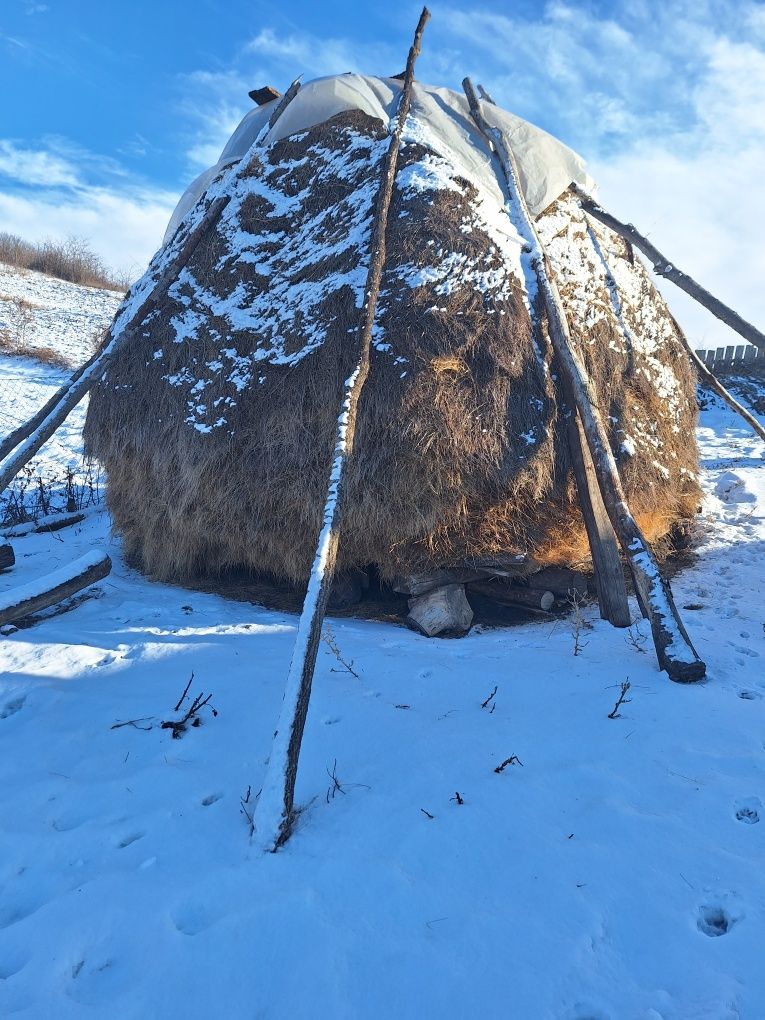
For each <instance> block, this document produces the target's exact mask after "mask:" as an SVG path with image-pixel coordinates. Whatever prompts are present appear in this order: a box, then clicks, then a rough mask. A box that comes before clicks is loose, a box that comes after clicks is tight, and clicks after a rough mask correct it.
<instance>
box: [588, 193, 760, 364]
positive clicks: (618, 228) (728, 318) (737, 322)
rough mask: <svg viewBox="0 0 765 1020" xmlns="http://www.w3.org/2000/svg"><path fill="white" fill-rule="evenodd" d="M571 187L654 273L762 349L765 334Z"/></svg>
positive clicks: (631, 228) (626, 225) (630, 228)
mask: <svg viewBox="0 0 765 1020" xmlns="http://www.w3.org/2000/svg"><path fill="white" fill-rule="evenodd" d="M571 187H572V188H573V190H574V191H575V192H576V193H577V195H579V197H580V199H581V205H582V208H583V209H584V211H585V212H586V213H588V214H589V215H590V216H592V217H593V218H594V219H596V220H599V221H600V222H601V223H603V224H605V226H607V227H609V228H610V229H611V230H613V231H614V233H616V234H619V235H620V236H621V237H623V238H624V239H625V240H626V241H629V243H630V244H634V245H635V247H636V248H639V249H640V250H641V251H642V252H643V254H644V255H645V256H646V257H647V258H648V260H649V261H650V263H651V265H652V266H653V271H654V273H656V275H657V276H661V277H663V278H664V279H665V280H669V281H671V282H672V283H674V284H675V285H676V286H677V287H679V288H680V290H683V291H685V293H686V294H689V295H690V296H691V297H692V298H694V299H695V300H696V301H698V302H699V304H701V305H703V306H704V307H705V308H706V309H707V311H710V312H711V313H712V315H714V316H715V317H716V318H718V319H719V320H720V321H721V322H724V323H725V325H726V326H730V328H731V329H732V330H735V332H736V333H738V334H739V335H740V336H742V337H743V338H744V339H745V340H748V341H749V343H750V344H752V345H753V346H754V347H759V349H760V350H761V351H765V334H763V333H761V332H760V331H759V329H757V328H756V327H755V326H753V325H752V324H751V323H750V322H747V321H746V319H742V318H741V316H740V315H739V314H738V312H734V311H733V309H732V308H729V307H728V306H727V305H725V304H723V302H722V301H719V300H718V299H717V298H716V297H714V296H713V295H712V294H710V293H709V291H708V290H705V289H704V288H703V287H702V286H700V285H699V284H698V283H696V281H695V280H694V279H692V277H690V276H688V274H687V273H684V272H682V271H681V270H680V269H678V268H677V267H676V266H675V265H674V264H673V263H672V262H670V261H669V259H668V258H666V257H665V256H664V255H662V253H661V252H660V251H659V249H658V248H657V247H655V245H653V244H651V242H650V241H649V240H648V238H647V237H644V236H643V234H641V233H640V232H639V231H638V230H637V228H636V227H635V226H634V225H633V224H632V223H622V221H621V220H618V219H617V218H616V217H615V216H612V215H611V213H609V212H606V210H605V209H603V208H602V207H601V206H599V205H598V203H597V202H595V201H594V199H593V198H592V197H591V196H590V195H588V194H587V192H586V191H583V190H582V188H580V187H579V186H578V185H576V184H572V186H571Z"/></svg>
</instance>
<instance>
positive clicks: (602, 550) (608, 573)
mask: <svg viewBox="0 0 765 1020" xmlns="http://www.w3.org/2000/svg"><path fill="white" fill-rule="evenodd" d="M564 413H565V414H566V415H567V418H566V436H567V438H568V449H569V453H570V455H571V467H572V469H573V472H574V480H575V482H576V491H577V495H578V496H579V505H580V507H581V510H582V517H583V518H584V526H585V529H586V531H587V539H588V541H589V544H590V555H591V556H592V566H593V570H594V572H595V584H596V586H597V591H598V607H599V609H600V615H601V618H602V619H604V620H608V622H609V623H611V624H612V625H613V626H614V627H629V626H630V624H631V623H632V616H631V614H630V606H629V601H628V599H627V586H626V584H625V583H624V570H623V569H622V561H621V557H620V556H619V546H618V544H617V541H616V535H615V533H614V529H613V527H612V526H611V521H610V519H609V517H608V512H607V511H606V507H605V504H604V503H603V497H602V496H601V494H600V486H599V485H598V479H597V475H596V473H595V467H594V465H593V463H592V457H591V456H590V451H589V448H588V446H587V439H586V437H585V434H584V430H583V428H582V420H581V418H580V416H579V414H578V413H577V411H576V406H575V403H574V400H573V398H572V397H569V399H568V400H567V401H565V404H564Z"/></svg>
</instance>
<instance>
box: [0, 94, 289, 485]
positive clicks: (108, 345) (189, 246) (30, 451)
mask: <svg viewBox="0 0 765 1020" xmlns="http://www.w3.org/2000/svg"><path fill="white" fill-rule="evenodd" d="M299 88H300V83H299V81H297V80H296V81H293V83H292V84H291V85H290V87H289V89H287V91H286V92H285V94H284V95H283V96H282V98H281V100H280V101H279V103H278V105H277V107H276V109H275V110H274V112H273V114H272V115H271V118H270V119H269V122H268V127H269V128H271V127H273V126H274V124H275V123H276V121H277V120H278V118H279V117H280V116H281V114H282V113H283V112H284V110H285V108H286V107H287V105H288V104H289V103H290V102H291V101H292V99H293V98H294V96H295V95H296V93H297V91H298V89H299ZM253 148H255V146H254V147H253ZM254 158H255V154H254V153H253V151H252V149H250V151H249V152H248V153H247V155H246V156H245V157H244V158H243V159H242V161H241V163H240V166H241V171H240V172H241V173H246V172H247V169H248V168H249V166H250V164H251V162H252V160H253V159H254ZM230 201H231V195H230V194H227V195H219V196H218V197H217V198H214V199H213V200H212V202H211V203H210V205H209V206H208V207H207V209H206V210H205V213H204V215H203V216H202V218H201V220H200V221H199V223H198V224H197V225H196V226H195V227H193V228H192V229H191V230H190V231H189V234H188V236H187V237H186V239H185V241H184V242H183V244H182V245H181V248H180V250H179V252H178V253H177V255H175V257H174V258H172V259H171V260H170V262H169V264H168V265H167V266H166V267H165V269H164V270H163V271H162V272H161V273H160V276H159V279H158V280H157V282H156V283H155V284H154V286H153V287H152V288H151V290H150V291H149V293H148V295H147V296H146V297H145V298H144V300H143V301H142V302H141V304H140V305H139V306H138V309H137V311H135V312H134V313H132V314H131V315H130V319H129V320H128V322H127V323H126V324H124V325H120V326H119V328H117V324H118V323H119V322H120V320H121V313H122V312H123V311H124V310H125V309H126V308H128V307H129V305H130V302H131V298H132V291H128V293H127V294H126V295H125V300H124V301H123V303H122V305H121V306H120V308H119V309H118V311H117V314H116V316H115V317H114V319H113V321H112V324H111V326H110V327H109V329H108V330H107V332H106V337H105V339H104V343H103V346H102V348H101V350H100V351H99V352H98V354H97V355H96V356H95V357H93V358H91V359H90V361H88V362H86V363H85V365H83V366H82V367H81V368H79V369H78V370H77V371H76V372H75V373H74V375H73V376H72V378H71V379H70V380H69V382H68V383H67V384H66V385H65V386H63V387H62V388H61V389H60V390H59V391H58V393H56V394H55V395H54V397H52V398H51V400H49V401H48V403H47V404H46V405H45V407H44V408H42V409H41V410H40V411H38V412H37V414H35V415H33V416H32V418H30V419H29V421H27V422H25V423H24V425H22V426H20V427H19V428H18V429H16V431H15V432H13V433H12V434H11V435H10V436H8V437H7V439H6V440H4V442H3V444H2V446H1V447H0V456H1V457H2V458H3V459H2V461H1V462H0V492H2V491H3V489H5V488H6V486H7V485H8V484H9V483H10V482H11V481H13V479H14V478H15V477H16V475H17V474H18V473H19V471H20V470H21V469H22V468H23V467H24V465H25V464H27V463H28V462H29V461H30V460H31V459H32V457H34V455H35V454H36V453H37V451H38V450H39V449H40V447H41V446H43V444H44V443H46V442H47V441H48V439H50V437H51V436H52V435H53V434H54V432H55V431H56V430H57V429H58V427H59V426H60V425H61V423H62V422H64V421H65V420H66V419H67V418H68V417H69V415H70V414H71V412H72V411H73V410H74V408H75V407H76V406H77V405H78V404H79V402H80V401H81V400H82V398H83V397H84V396H85V394H86V393H87V392H88V391H89V390H90V389H91V388H92V387H93V385H94V384H95V383H97V382H98V380H99V379H101V378H102V377H103V375H104V372H105V371H106V369H107V368H108V365H109V362H110V361H111V359H112V357H113V356H114V354H115V352H116V351H117V349H118V348H119V347H120V346H121V345H122V344H123V343H124V341H125V339H126V338H127V337H129V336H130V334H131V332H132V331H133V330H134V329H135V327H136V326H137V325H139V324H140V323H142V322H143V321H144V319H145V318H146V316H147V315H148V314H149V312H151V311H153V309H154V308H155V307H156V306H157V302H158V301H159V300H160V299H161V298H162V296H163V295H164V294H165V292H166V291H167V288H168V287H169V286H170V285H171V284H172V283H173V282H174V281H175V280H176V279H177V277H178V274H179V273H180V271H181V270H182V269H183V267H184V266H185V265H186V263H187V262H188V261H189V259H190V258H191V256H192V255H193V254H194V252H195V251H196V249H197V248H198V247H199V245H200V244H201V242H202V241H203V240H204V239H205V238H206V237H208V236H209V234H210V233H211V231H212V230H213V229H214V228H215V226H216V225H217V223H218V221H219V220H220V218H221V216H222V215H223V211H224V209H225V208H226V206H227V205H228V203H229V202H230ZM178 229H179V230H180V229H181V228H180V227H179V228H178ZM176 236H177V235H176ZM170 243H171V244H172V242H170ZM11 441H13V446H10V443H11Z"/></svg>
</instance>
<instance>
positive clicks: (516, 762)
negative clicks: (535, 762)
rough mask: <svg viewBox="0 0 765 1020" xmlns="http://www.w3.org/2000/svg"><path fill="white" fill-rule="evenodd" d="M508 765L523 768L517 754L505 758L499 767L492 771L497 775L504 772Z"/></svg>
mask: <svg viewBox="0 0 765 1020" xmlns="http://www.w3.org/2000/svg"><path fill="white" fill-rule="evenodd" d="M508 765H520V766H521V768H523V762H522V761H521V759H520V758H519V757H518V755H517V754H511V755H510V757H509V758H505V760H504V761H503V762H502V764H501V765H497V767H496V768H495V769H494V771H495V772H496V773H497V774H499V773H500V772H504V771H505V769H506V768H507V766H508Z"/></svg>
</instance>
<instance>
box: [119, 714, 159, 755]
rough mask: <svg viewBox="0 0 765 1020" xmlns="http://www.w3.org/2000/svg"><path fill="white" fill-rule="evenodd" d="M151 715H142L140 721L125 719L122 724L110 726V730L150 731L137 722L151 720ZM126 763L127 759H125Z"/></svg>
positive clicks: (149, 727)
mask: <svg viewBox="0 0 765 1020" xmlns="http://www.w3.org/2000/svg"><path fill="white" fill-rule="evenodd" d="M153 718H154V716H153V715H142V716H141V717H140V719H125V721H124V722H116V723H114V725H113V726H110V727H109V729H111V730H118V729H120V728H121V727H122V726H132V727H133V729H135V730H150V729H151V726H139V725H138V723H139V722H146V721H147V720H149V719H153ZM125 760H126V761H127V759H125Z"/></svg>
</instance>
